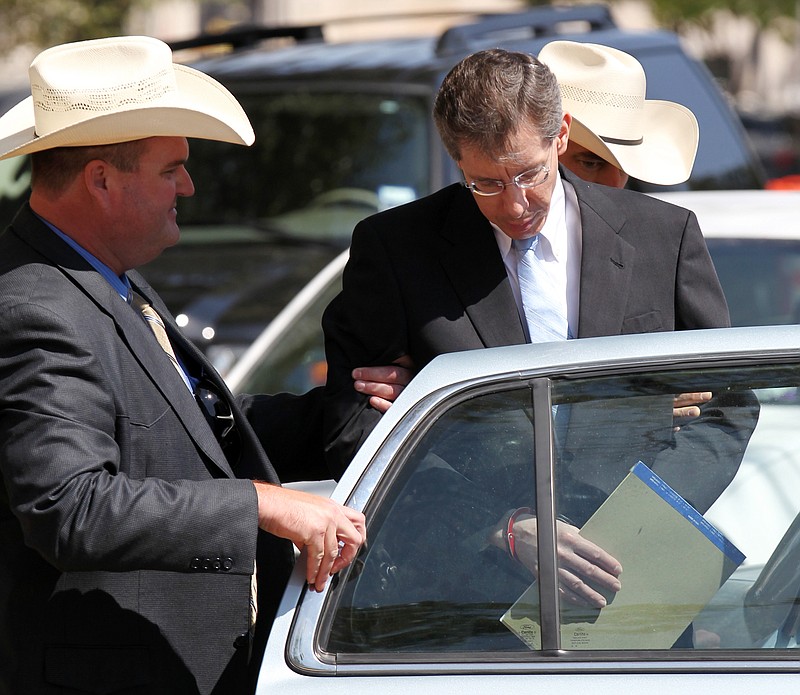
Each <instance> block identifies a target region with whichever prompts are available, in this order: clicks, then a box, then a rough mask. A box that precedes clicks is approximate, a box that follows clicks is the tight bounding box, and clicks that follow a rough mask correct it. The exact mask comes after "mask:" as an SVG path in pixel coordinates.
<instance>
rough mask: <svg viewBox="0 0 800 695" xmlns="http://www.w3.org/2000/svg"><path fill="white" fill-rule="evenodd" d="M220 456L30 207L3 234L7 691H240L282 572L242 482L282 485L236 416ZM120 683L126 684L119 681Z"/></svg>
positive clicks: (2, 538) (121, 318)
mask: <svg viewBox="0 0 800 695" xmlns="http://www.w3.org/2000/svg"><path fill="white" fill-rule="evenodd" d="M130 277H131V280H132V282H133V284H134V285H135V288H136V289H137V291H139V292H140V294H142V295H144V296H145V297H146V298H148V299H149V300H150V301H151V303H152V304H153V306H154V307H155V308H156V310H157V311H158V312H159V313H160V314H161V315H162V316H163V317H164V319H165V322H166V324H167V331H168V333H169V334H170V338H171V340H172V342H173V344H174V345H175V346H176V348H177V349H178V350H179V352H181V353H182V355H183V357H184V358H185V359H186V361H187V363H188V364H189V366H190V368H191V369H192V370H193V371H194V372H195V373H198V372H199V371H201V370H202V371H203V372H205V373H206V374H207V376H208V378H210V379H211V381H212V382H213V383H214V385H215V387H216V389H217V390H218V391H219V392H220V393H221V394H223V397H224V398H226V399H227V400H228V401H229V403H230V405H231V407H232V410H233V412H234V415H235V418H236V425H237V429H238V432H239V434H240V437H241V440H240V446H239V453H238V455H235V456H232V458H231V460H230V461H229V460H228V459H226V456H225V455H224V454H223V451H222V450H221V448H220V445H219V443H218V442H217V440H216V439H215V437H214V436H213V434H212V432H211V430H210V428H209V426H208V424H207V422H206V420H205V419H204V417H203V415H202V414H201V411H200V410H199V408H198V406H197V404H196V403H195V400H194V397H193V396H192V394H191V393H190V392H189V390H188V389H187V388H186V386H185V385H184V383H183V381H182V380H181V378H180V377H179V375H178V374H177V372H176V371H175V370H174V368H173V367H172V365H171V364H170V363H169V360H167V359H164V357H165V356H164V354H163V352H162V351H161V348H160V347H159V346H158V344H157V343H156V342H155V340H154V338H153V335H152V334H151V333H150V330H149V328H148V327H147V325H146V324H145V323H144V321H142V320H141V318H140V317H139V316H138V315H137V313H136V310H135V309H133V308H132V307H131V306H129V305H128V304H126V302H125V301H123V300H122V299H121V298H120V296H119V295H118V294H117V293H116V292H115V291H114V290H113V288H112V287H111V286H110V285H109V284H108V283H107V282H106V281H105V280H104V279H103V278H102V277H101V276H100V275H99V274H98V273H97V272H95V271H94V270H93V269H92V268H91V267H90V266H89V265H88V264H87V263H86V262H85V261H84V260H83V259H82V258H81V257H80V256H79V255H78V254H77V253H75V252H74V251H73V250H72V249H71V248H70V247H69V246H68V245H67V244H65V243H64V242H63V241H62V240H61V239H59V238H58V237H57V236H56V235H55V234H53V233H52V231H50V230H49V229H48V228H47V227H46V226H45V225H44V224H42V222H41V221H40V220H39V219H38V218H37V217H36V216H35V215H34V214H33V213H32V212H31V210H30V208H28V207H27V206H26V207H25V208H23V209H22V210H21V211H20V213H19V214H18V215H17V217H16V218H15V219H14V221H13V223H12V225H11V226H10V227H9V228H8V229H7V230H6V231H5V233H4V234H3V235H2V236H0V473H1V474H2V475H1V476H0V484H2V489H0V663H2V668H0V693H3V694H5V693H26V694H29V693H30V694H36V693H44V692H47V693H51V692H62V690H63V691H64V692H67V691H68V692H74V691H73V690H70V688H74V689H75V691H86V692H114V691H115V689H116V687H122V686H123V684H124V686H125V688H126V689H125V692H131V693H133V692H142V693H148V694H152V693H175V692H181V693H192V692H202V693H210V692H215V693H231V692H243V689H244V688H246V687H247V686H246V679H247V674H246V668H247V653H248V650H249V648H250V645H248V640H247V639H246V634H247V632H248V615H249V595H250V576H251V573H252V570H253V564H254V562H255V561H256V559H258V566H259V574H258V576H259V584H260V587H259V588H260V591H259V607H260V613H259V616H260V620H259V624H260V625H259V631H258V633H257V634H258V638H259V640H258V643H257V645H256V647H255V650H256V652H258V651H259V650H260V648H261V647H262V646H263V641H264V639H265V634H266V629H267V628H268V625H269V624H270V622H271V617H272V615H273V614H274V612H275V610H276V606H277V602H278V600H279V597H280V595H281V593H282V589H283V587H284V585H285V580H286V577H287V576H288V572H289V569H290V567H291V563H292V558H293V552H292V548H291V545H290V544H289V543H288V542H286V541H282V540H279V539H276V538H274V537H272V536H269V535H268V534H264V533H262V532H259V531H258V522H257V499H256V492H255V489H254V487H253V485H252V483H251V482H250V481H249V480H247V479H248V478H259V479H262V480H267V481H271V482H275V483H277V482H278V477H277V475H276V474H275V471H274V470H273V468H272V466H271V465H270V462H269V461H268V459H267V457H266V455H265V454H264V452H263V450H262V449H261V447H260V446H259V444H258V439H257V437H256V434H255V433H254V432H253V430H252V428H251V427H250V425H249V424H248V422H247V420H246V418H245V415H244V413H243V412H242V411H241V410H240V409H239V408H238V407H237V404H236V403H235V402H234V401H233V398H232V396H231V395H230V393H229V392H228V390H227V389H226V387H225V385H224V383H223V382H222V380H221V379H220V378H219V377H218V376H217V374H216V372H215V371H214V370H213V368H212V367H211V366H210V365H209V364H208V363H207V361H206V360H205V358H204V357H203V355H202V354H201V353H200V352H199V351H197V350H196V349H195V348H194V347H193V346H192V345H191V343H189V342H188V341H187V340H185V339H184V338H183V337H182V336H181V334H180V332H179V331H178V329H177V328H176V326H175V324H174V322H173V320H172V318H171V317H170V315H169V312H168V311H167V309H166V307H165V306H164V305H163V303H162V302H161V300H160V299H159V297H158V296H157V295H156V294H155V293H154V292H153V291H152V289H151V288H150V287H149V286H148V285H147V283H145V282H144V280H143V279H142V278H141V277H140V276H139V275H138V274H137V273H135V272H133V273H130ZM258 661H259V659H258V653H256V660H255V662H254V663H255V664H256V665H257V663H258ZM127 688H130V689H127Z"/></svg>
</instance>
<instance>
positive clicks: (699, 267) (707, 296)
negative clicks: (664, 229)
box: [675, 212, 730, 331]
mask: <svg viewBox="0 0 800 695" xmlns="http://www.w3.org/2000/svg"><path fill="white" fill-rule="evenodd" d="M728 326H730V317H729V314H728V303H727V302H726V301H725V294H724V293H723V291H722V286H721V285H720V282H719V278H718V277H717V271H716V269H715V268H714V263H713V262H712V260H711V255H710V254H709V252H708V247H707V246H706V242H705V239H704V238H703V234H702V232H701V231H700V226H699V225H698V223H697V217H696V216H695V214H694V213H693V212H689V213H688V219H687V223H686V227H685V229H684V233H683V238H682V240H681V246H680V250H679V253H678V267H677V274H676V278H675V329H676V330H679V331H680V330H691V329H696V328H727V327H728Z"/></svg>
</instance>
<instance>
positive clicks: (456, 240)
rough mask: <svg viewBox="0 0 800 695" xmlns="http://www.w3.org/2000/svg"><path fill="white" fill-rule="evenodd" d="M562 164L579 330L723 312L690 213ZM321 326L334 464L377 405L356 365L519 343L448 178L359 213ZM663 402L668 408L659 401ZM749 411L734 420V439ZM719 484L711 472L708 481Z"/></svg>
mask: <svg viewBox="0 0 800 695" xmlns="http://www.w3.org/2000/svg"><path fill="white" fill-rule="evenodd" d="M561 173H562V176H564V178H566V179H567V180H568V181H569V182H570V183H572V185H573V186H574V187H575V190H576V193H577V197H578V203H579V208H580V216H581V225H582V230H583V233H582V243H583V253H582V260H581V277H580V316H579V325H578V336H577V337H579V338H585V337H592V336H601V335H618V334H626V333H646V332H655V331H672V330H681V329H692V328H714V327H724V326H727V325H729V318H728V310H727V305H726V302H725V298H724V295H723V293H722V289H721V287H720V284H719V281H718V279H717V275H716V272H715V270H714V267H713V264H712V262H711V259H710V257H709V254H708V250H707V248H706V245H705V241H704V240H703V237H702V234H701V232H700V229H699V226H698V224H697V220H696V218H695V215H694V214H693V213H692V212H690V211H688V210H685V209H683V208H679V207H676V206H674V205H669V204H667V203H664V202H661V201H658V200H655V199H653V198H650V197H649V196H645V195H643V194H639V193H635V192H632V191H628V190H618V189H612V188H607V187H605V186H598V185H593V184H589V183H586V182H585V181H582V180H581V179H578V178H576V177H574V176H572V175H571V174H569V173H565V172H564V171H563V170H562V172H561ZM323 328H324V330H325V336H326V343H325V347H326V354H327V359H328V384H327V387H326V393H325V397H326V404H325V438H326V443H327V455H328V463H329V466H330V468H331V471H332V473H333V474H334V475H340V474H341V472H342V471H343V470H344V468H345V467H346V466H347V464H348V463H349V461H350V459H351V458H352V455H353V453H354V452H355V450H356V449H357V447H358V446H360V444H361V442H362V441H363V439H364V438H365V437H366V435H367V434H368V433H369V432H370V431H371V429H372V427H373V426H374V424H375V422H377V420H378V418H379V414H378V413H377V412H376V411H375V410H373V409H371V408H370V407H369V405H368V403H367V401H366V399H365V398H363V397H361V396H359V395H358V394H356V393H355V392H354V391H353V388H352V385H351V384H352V380H351V377H350V372H351V370H352V369H353V368H354V367H356V366H361V365H377V364H388V363H390V362H392V361H393V360H395V359H397V357H399V356H400V355H403V354H409V355H410V356H411V358H412V359H413V361H414V365H415V367H416V368H418V369H419V368H422V367H423V366H425V364H427V363H428V362H429V361H430V360H431V359H433V358H434V357H435V356H436V355H439V354H442V353H446V352H453V351H457V350H469V349H476V348H483V347H493V346H501V345H512V344H518V343H524V342H525V335H524V332H523V328H522V324H521V321H520V318H519V313H518V311H517V307H516V303H515V301H514V297H513V294H512V290H511V285H510V283H509V281H508V277H507V274H506V270H505V266H504V265H503V261H502V258H501V256H500V253H499V251H498V248H497V243H496V241H495V238H494V234H493V232H492V229H491V226H490V225H489V223H488V221H487V220H486V218H485V217H484V216H483V215H482V214H481V212H480V210H479V209H478V207H477V205H476V204H475V201H474V199H473V194H472V193H471V192H470V191H469V190H467V189H466V188H464V187H463V186H461V185H458V184H454V185H452V186H449V187H447V188H444V189H442V190H441V191H439V192H437V193H434V194H433V195H430V196H428V197H426V198H423V199H421V200H418V201H415V202H412V203H409V204H407V205H404V206H402V207H399V208H395V209H392V210H388V211H386V212H383V213H379V214H377V215H374V216H372V217H369V218H367V219H366V220H364V221H363V222H361V223H360V224H359V225H358V227H357V228H356V230H355V233H354V235H353V242H352V246H351V251H350V260H349V262H348V264H347V267H346V268H345V272H344V289H343V291H342V292H341V294H340V295H338V296H337V297H336V298H335V299H334V300H333V301H332V302H331V304H330V306H329V307H328V309H327V311H326V312H325V315H324V317H323ZM750 412H751V414H752V411H750ZM664 415H665V418H666V417H668V416H670V415H671V406H670V405H669V404H668V403H665V406H664ZM754 424H755V423H754V422H751V423H749V425H748V427H746V428H745V429H746V435H745V442H746V437H747V436H749V433H750V432H751V431H752V429H751V428H752V426H753V425H754ZM667 425H668V426H669V425H671V417H669V420H668V422H667ZM748 428H749V429H748ZM739 455H740V453H739ZM632 463H635V461H633V462H632ZM732 463H733V462H732ZM738 463H739V461H738V460H737V461H735V466H734V468H733V472H735V468H736V467H738ZM730 475H732V473H730V472H727V473H726V476H725V477H728V479H729V476H730ZM708 476H709V477H710V478H716V477H717V472H715V471H713V470H712V471H709V473H708ZM667 477H668V476H667ZM724 484H727V481H726V480H723V479H722V478H720V479H719V480H718V481H717V484H715V485H714V488H715V489H717V488H718V485H724ZM716 494H718V489H717V492H716ZM708 497H709V498H710V499H711V500H712V501H713V499H714V496H713V495H712V494H709V495H708ZM698 506H700V507H701V508H702V507H703V506H704V504H699V505H698Z"/></svg>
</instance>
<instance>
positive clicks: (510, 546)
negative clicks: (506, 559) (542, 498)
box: [506, 507, 533, 560]
mask: <svg viewBox="0 0 800 695" xmlns="http://www.w3.org/2000/svg"><path fill="white" fill-rule="evenodd" d="M522 514H533V510H532V509H531V508H530V507H520V508H519V509H515V510H514V511H513V512H511V516H509V517H508V524H507V526H506V550H508V554H509V555H510V556H511V557H512V558H514V559H515V560H519V558H518V557H517V549H516V547H515V542H514V522H515V521H516V520H517V519H518V518H519V516H520V515H522Z"/></svg>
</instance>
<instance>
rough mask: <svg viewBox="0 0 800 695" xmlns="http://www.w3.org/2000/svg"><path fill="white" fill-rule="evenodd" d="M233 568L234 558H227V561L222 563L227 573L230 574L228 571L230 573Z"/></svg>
mask: <svg viewBox="0 0 800 695" xmlns="http://www.w3.org/2000/svg"><path fill="white" fill-rule="evenodd" d="M232 568H233V558H232V557H226V558H225V559H224V560H223V561H222V569H223V570H224V571H225V572H228V571H229V570H231V569H232Z"/></svg>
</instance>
